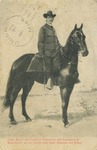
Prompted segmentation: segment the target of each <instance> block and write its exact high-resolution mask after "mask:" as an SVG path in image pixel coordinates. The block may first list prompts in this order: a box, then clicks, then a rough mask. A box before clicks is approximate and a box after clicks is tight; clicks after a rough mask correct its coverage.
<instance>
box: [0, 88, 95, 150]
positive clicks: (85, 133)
mask: <svg viewBox="0 0 97 150" xmlns="http://www.w3.org/2000/svg"><path fill="white" fill-rule="evenodd" d="M0 103H2V100H1V101H0ZM61 111H62V110H61V98H60V94H59V91H58V90H57V92H53V91H49V92H44V93H42V94H41V93H38V94H35V93H32V95H29V97H28V99H27V112H28V114H29V116H30V117H31V119H32V121H31V122H26V121H25V118H24V117H23V116H22V114H21V101H20V96H19V97H18V98H17V101H16V103H15V107H14V115H15V119H16V121H17V122H18V123H17V125H10V124H9V118H8V113H9V109H7V110H6V111H4V112H3V113H1V116H2V117H1V130H0V135H1V137H2V138H6V137H31V138H77V137H80V138H85V139H86V138H88V139H91V138H92V139H93V138H94V139H96V141H95V140H93V142H94V145H95V144H96V146H97V91H96V90H91V91H79V92H76V91H75V92H73V93H72V95H71V99H70V103H69V108H68V118H69V122H70V126H69V127H68V128H65V127H64V125H63V122H62V118H61ZM90 141H91V140H90ZM88 142H89V140H88V141H87V143H88ZM93 150H94V149H93ZM95 150H97V149H95Z"/></svg>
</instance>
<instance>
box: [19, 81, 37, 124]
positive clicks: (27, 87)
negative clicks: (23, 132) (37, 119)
mask: <svg viewBox="0 0 97 150" xmlns="http://www.w3.org/2000/svg"><path fill="white" fill-rule="evenodd" d="M33 84H34V82H32V83H31V82H30V83H29V82H28V83H27V84H25V85H24V87H23V93H22V96H21V101H22V115H23V116H24V117H25V119H26V120H27V121H31V118H30V117H29V116H28V114H27V112H26V99H27V96H28V94H29V92H30V90H31V88H32V86H33Z"/></svg>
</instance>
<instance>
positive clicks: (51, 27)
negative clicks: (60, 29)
mask: <svg viewBox="0 0 97 150" xmlns="http://www.w3.org/2000/svg"><path fill="white" fill-rule="evenodd" d="M45 25H46V26H47V27H48V28H49V29H53V26H51V25H49V24H47V23H46V24H45Z"/></svg>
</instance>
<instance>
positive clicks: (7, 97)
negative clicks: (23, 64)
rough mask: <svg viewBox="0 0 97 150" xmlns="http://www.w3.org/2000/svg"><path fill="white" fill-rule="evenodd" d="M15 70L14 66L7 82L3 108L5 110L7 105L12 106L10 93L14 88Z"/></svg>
mask: <svg viewBox="0 0 97 150" xmlns="http://www.w3.org/2000/svg"><path fill="white" fill-rule="evenodd" d="M12 81H13V72H12V68H11V71H10V73H9V78H8V82H7V86H6V94H5V98H4V102H3V110H5V109H6V108H7V107H9V106H10V95H11V92H12V89H13V82H12Z"/></svg>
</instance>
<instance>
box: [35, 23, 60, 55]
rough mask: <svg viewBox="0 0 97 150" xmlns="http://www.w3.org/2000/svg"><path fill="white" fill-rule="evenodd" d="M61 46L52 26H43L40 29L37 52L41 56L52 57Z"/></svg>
mask: <svg viewBox="0 0 97 150" xmlns="http://www.w3.org/2000/svg"><path fill="white" fill-rule="evenodd" d="M60 47H61V45H60V43H59V41H58V38H57V36H56V31H55V29H54V28H53V27H52V26H49V25H48V24H45V25H44V26H42V27H41V28H40V32H39V37H38V50H39V54H40V55H41V56H43V55H44V56H49V57H53V56H55V55H56V52H57V51H58V49H60Z"/></svg>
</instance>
